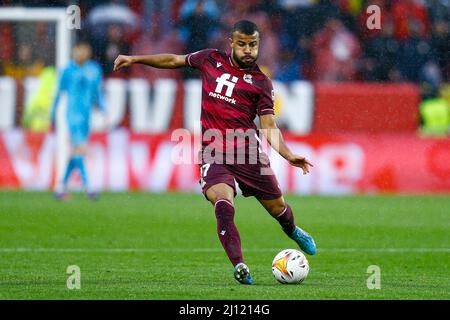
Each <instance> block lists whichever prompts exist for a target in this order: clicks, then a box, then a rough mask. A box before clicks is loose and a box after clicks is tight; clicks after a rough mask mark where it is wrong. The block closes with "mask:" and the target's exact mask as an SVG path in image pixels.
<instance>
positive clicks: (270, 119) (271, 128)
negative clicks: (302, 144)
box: [259, 114, 313, 174]
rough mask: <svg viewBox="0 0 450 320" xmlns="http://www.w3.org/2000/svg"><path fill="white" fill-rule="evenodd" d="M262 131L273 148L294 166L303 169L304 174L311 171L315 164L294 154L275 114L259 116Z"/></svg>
mask: <svg viewBox="0 0 450 320" xmlns="http://www.w3.org/2000/svg"><path fill="white" fill-rule="evenodd" d="M259 122H260V127H261V131H262V132H263V134H264V136H265V137H266V139H267V141H268V142H269V143H270V145H271V146H272V148H273V149H275V151H277V152H278V153H279V154H280V155H281V156H282V157H283V158H285V159H286V160H287V161H288V162H289V163H290V164H291V165H293V166H294V167H299V168H301V169H302V170H303V174H307V173H309V167H313V165H312V164H311V163H310V162H309V161H308V160H307V159H306V158H305V157H302V156H299V155H296V154H293V153H292V152H291V150H290V149H289V147H288V146H287V145H286V143H285V142H284V139H283V134H282V133H281V130H280V129H279V128H278V126H277V123H276V121H275V117H274V115H273V114H265V115H260V117H259Z"/></svg>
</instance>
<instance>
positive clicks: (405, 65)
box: [399, 21, 432, 82]
mask: <svg viewBox="0 0 450 320" xmlns="http://www.w3.org/2000/svg"><path fill="white" fill-rule="evenodd" d="M408 29H409V32H410V36H409V38H407V39H406V40H405V41H404V43H403V44H402V47H401V49H400V51H399V54H400V55H399V70H400V72H401V74H402V77H403V78H404V79H405V80H406V81H411V82H418V81H419V73H420V70H421V69H422V67H423V66H424V65H425V63H426V62H427V61H428V60H430V59H432V51H431V44H430V41H428V40H427V39H426V38H424V37H423V36H422V32H421V31H422V28H421V26H420V24H418V23H416V22H414V21H412V22H411V23H410V26H409V28H408Z"/></svg>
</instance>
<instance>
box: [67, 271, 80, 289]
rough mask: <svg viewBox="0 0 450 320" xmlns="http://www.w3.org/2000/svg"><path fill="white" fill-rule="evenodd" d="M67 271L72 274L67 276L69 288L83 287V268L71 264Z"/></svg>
mask: <svg viewBox="0 0 450 320" xmlns="http://www.w3.org/2000/svg"><path fill="white" fill-rule="evenodd" d="M66 273H67V274H69V275H70V276H69V277H68V278H67V282H66V285H67V289H69V290H80V289H81V270H80V267H79V266H76V265H71V266H68V267H67V269H66Z"/></svg>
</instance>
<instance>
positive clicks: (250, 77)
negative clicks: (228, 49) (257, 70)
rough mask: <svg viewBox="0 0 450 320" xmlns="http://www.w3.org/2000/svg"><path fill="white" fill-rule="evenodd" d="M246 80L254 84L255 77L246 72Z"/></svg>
mask: <svg viewBox="0 0 450 320" xmlns="http://www.w3.org/2000/svg"><path fill="white" fill-rule="evenodd" d="M244 81H245V82H247V83H250V84H253V79H252V75H251V74H245V75H244Z"/></svg>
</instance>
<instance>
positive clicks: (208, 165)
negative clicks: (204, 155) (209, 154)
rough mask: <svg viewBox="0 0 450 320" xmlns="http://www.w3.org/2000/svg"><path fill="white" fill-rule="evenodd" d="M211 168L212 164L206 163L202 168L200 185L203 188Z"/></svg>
mask: <svg viewBox="0 0 450 320" xmlns="http://www.w3.org/2000/svg"><path fill="white" fill-rule="evenodd" d="M210 166H211V163H206V164H204V165H202V166H201V167H200V185H201V186H202V188H203V187H204V186H205V184H206V182H205V180H204V179H205V178H206V175H207V174H208V170H209V167H210Z"/></svg>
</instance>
